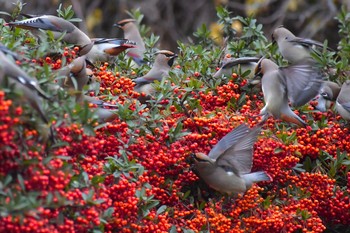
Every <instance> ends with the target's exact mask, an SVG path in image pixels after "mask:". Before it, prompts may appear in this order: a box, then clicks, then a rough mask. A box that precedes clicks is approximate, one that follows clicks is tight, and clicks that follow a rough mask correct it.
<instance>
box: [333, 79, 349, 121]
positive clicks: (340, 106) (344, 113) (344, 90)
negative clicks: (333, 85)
mask: <svg viewBox="0 0 350 233" xmlns="http://www.w3.org/2000/svg"><path fill="white" fill-rule="evenodd" d="M335 108H336V110H337V111H338V113H339V114H340V116H341V117H342V118H344V119H345V120H347V121H348V120H350V80H346V81H345V82H344V83H343V85H342V86H341V89H340V92H339V95H338V98H337V100H336V104H335Z"/></svg>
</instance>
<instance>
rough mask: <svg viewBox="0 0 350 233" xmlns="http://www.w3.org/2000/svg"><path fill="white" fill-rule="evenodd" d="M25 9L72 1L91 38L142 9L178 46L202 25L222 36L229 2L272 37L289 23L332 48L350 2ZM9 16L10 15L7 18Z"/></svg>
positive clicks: (177, 0) (174, 2)
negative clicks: (220, 20) (221, 16)
mask: <svg viewBox="0 0 350 233" xmlns="http://www.w3.org/2000/svg"><path fill="white" fill-rule="evenodd" d="M25 3H27V4H26V5H25V7H24V8H23V12H24V13H27V14H37V15H42V14H53V15H57V13H56V9H57V8H58V6H59V4H60V3H62V4H63V6H64V7H66V6H68V5H72V6H73V9H74V11H75V13H76V15H75V16H76V17H78V18H81V19H82V20H83V21H82V22H80V23H78V26H79V27H80V28H81V29H82V30H83V31H85V32H87V33H88V35H90V36H91V37H107V38H108V37H122V36H123V34H122V31H121V30H119V29H118V28H116V27H113V26H112V25H113V24H114V23H115V22H117V21H119V20H121V19H124V18H130V16H129V15H128V14H127V13H126V11H130V10H132V9H137V8H139V9H140V11H141V13H142V14H144V19H143V21H142V24H145V25H147V26H149V27H151V31H152V32H153V33H154V34H156V35H159V36H160V41H159V44H158V47H159V48H161V49H170V50H176V48H177V44H176V41H177V40H180V41H182V42H187V41H189V40H191V38H193V32H194V31H196V30H197V28H198V27H199V26H201V25H202V24H206V25H207V27H208V28H209V29H210V30H212V32H213V34H214V36H215V37H220V36H221V35H220V32H219V29H218V28H219V26H218V25H217V24H216V23H215V22H216V20H217V16H216V10H215V7H216V6H217V5H219V4H221V5H223V6H226V7H227V9H228V10H229V11H231V12H232V16H236V15H240V16H248V15H254V17H255V18H256V19H257V20H258V23H261V24H263V25H264V32H265V34H266V36H267V37H268V38H270V35H271V32H272V30H273V29H274V28H276V27H278V26H280V25H284V26H285V27H286V28H288V29H290V30H291V31H292V32H293V33H294V34H296V35H297V36H301V37H306V38H312V39H315V40H318V41H321V42H322V41H324V40H325V39H328V41H329V46H330V47H332V48H334V49H336V47H337V42H338V40H339V37H338V33H337V31H338V26H337V21H336V20H335V19H334V17H335V16H336V15H337V14H338V12H339V10H340V7H341V5H342V4H343V5H345V7H346V8H347V9H348V11H350V1H348V0H338V1H333V0H319V1H312V0H308V1H304V0H239V1H229V0H206V1H203V0H190V1H188V0H147V1H145V0H113V1H103V0H71V1H58V0H47V1H39V0H28V1H25ZM0 7H1V9H2V11H7V12H11V11H12V10H13V8H14V4H12V3H11V1H7V0H0ZM3 17H4V18H6V16H3Z"/></svg>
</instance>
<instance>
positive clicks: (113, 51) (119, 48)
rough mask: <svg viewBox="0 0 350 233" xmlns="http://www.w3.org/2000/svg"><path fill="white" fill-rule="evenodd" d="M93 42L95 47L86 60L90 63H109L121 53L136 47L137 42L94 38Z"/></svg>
mask: <svg viewBox="0 0 350 233" xmlns="http://www.w3.org/2000/svg"><path fill="white" fill-rule="evenodd" d="M91 40H92V41H93V42H94V45H93V46H92V49H91V50H90V52H88V53H87V54H86V58H87V60H89V61H90V62H96V61H100V62H109V61H111V59H112V58H113V57H115V56H117V55H118V54H120V53H121V52H123V51H125V50H127V49H131V48H135V47H136V44H135V42H132V41H130V40H127V39H117V38H115V39H105V38H93V39H91Z"/></svg>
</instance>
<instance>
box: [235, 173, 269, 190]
mask: <svg viewBox="0 0 350 233" xmlns="http://www.w3.org/2000/svg"><path fill="white" fill-rule="evenodd" d="M241 177H242V178H243V179H244V181H245V184H246V186H247V187H250V186H251V185H252V184H253V183H255V182H259V181H272V178H271V176H269V175H268V174H267V173H266V172H264V171H259V172H253V173H249V174H244V175H242V176H241Z"/></svg>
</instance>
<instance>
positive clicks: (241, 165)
mask: <svg viewBox="0 0 350 233" xmlns="http://www.w3.org/2000/svg"><path fill="white" fill-rule="evenodd" d="M260 130H261V127H256V128H254V129H251V130H249V132H248V133H247V134H246V135H245V136H243V137H241V138H240V139H239V140H238V141H237V142H236V143H235V144H234V145H232V146H231V147H229V148H228V149H227V150H226V151H225V152H224V153H223V154H222V155H220V157H219V158H218V159H217V160H216V163H217V165H218V166H221V167H225V168H232V171H233V172H236V173H237V174H238V175H243V174H248V173H250V171H251V169H252V165H253V147H254V143H255V142H256V139H257V137H258V134H259V133H260Z"/></svg>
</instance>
